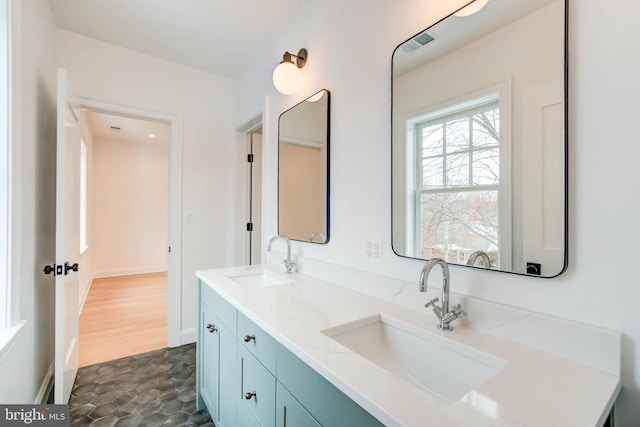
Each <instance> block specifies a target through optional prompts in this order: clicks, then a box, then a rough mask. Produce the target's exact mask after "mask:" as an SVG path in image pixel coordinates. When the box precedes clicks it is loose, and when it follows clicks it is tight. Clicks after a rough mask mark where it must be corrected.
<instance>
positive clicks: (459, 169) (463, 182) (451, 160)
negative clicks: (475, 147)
mask: <svg viewBox="0 0 640 427" xmlns="http://www.w3.org/2000/svg"><path fill="white" fill-rule="evenodd" d="M446 167H447V187H455V186H467V185H469V154H468V153H464V154H454V155H450V156H447V166H446Z"/></svg>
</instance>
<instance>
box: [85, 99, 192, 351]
mask: <svg viewBox="0 0 640 427" xmlns="http://www.w3.org/2000/svg"><path fill="white" fill-rule="evenodd" d="M76 102H77V105H78V106H80V107H81V109H82V115H83V117H85V118H86V116H98V117H102V118H103V119H104V118H105V117H106V118H108V120H105V123H102V122H100V121H99V120H98V122H99V123H101V124H100V125H99V126H102V130H101V131H99V132H100V133H101V135H102V136H101V137H99V138H96V139H95V140H94V141H93V145H94V147H92V148H93V150H90V151H93V153H91V155H93V157H94V158H93V160H94V163H95V160H96V158H95V155H97V154H100V155H104V156H105V157H106V158H105V159H102V160H103V161H102V162H101V163H100V169H101V170H100V171H94V172H99V173H101V174H102V175H100V176H99V177H96V176H94V177H93V181H92V182H90V183H89V186H88V187H89V188H90V189H91V188H93V189H94V191H93V192H90V193H89V194H88V199H89V203H90V204H91V205H92V207H93V209H94V212H93V215H94V216H95V214H96V212H95V211H96V209H104V210H106V211H107V212H101V213H100V214H99V215H98V218H93V222H94V224H93V226H92V225H91V218H90V220H89V224H88V225H87V230H88V232H89V239H88V247H89V248H92V247H93V248H94V249H95V250H94V252H97V254H96V253H94V254H92V255H93V256H92V258H94V259H91V260H90V262H89V263H88V264H87V263H83V264H84V265H87V267H88V268H85V269H84V270H85V277H84V281H85V283H87V284H88V283H91V281H92V280H93V285H95V287H96V289H99V288H101V289H103V290H102V291H101V295H100V297H103V296H104V294H105V291H104V289H107V290H108V291H107V292H106V293H112V294H113V292H112V291H114V290H116V289H118V287H120V290H122V289H125V290H127V292H128V294H127V293H126V292H125V294H122V293H120V294H119V296H117V295H116V294H113V295H112V296H113V297H114V298H116V299H117V298H123V295H124V299H121V302H123V301H124V304H125V305H127V304H128V305H133V306H135V305H136V303H135V302H134V301H135V294H136V292H137V293H138V294H145V293H147V295H149V296H151V297H150V298H148V300H147V301H145V302H151V301H155V302H156V305H155V308H153V309H151V310H149V311H150V312H151V311H153V312H154V313H153V315H154V316H156V319H157V318H158V316H160V318H161V319H163V322H164V325H162V326H161V327H160V328H159V327H158V323H159V322H158V321H157V320H150V319H146V320H144V319H142V318H137V319H136V320H135V321H130V322H129V324H128V325H126V326H122V325H121V326H120V327H121V328H124V329H123V330H120V331H119V333H118V334H120V335H122V334H123V333H124V334H126V333H127V332H132V331H133V329H135V328H138V327H140V326H141V325H142V324H144V323H146V324H147V325H148V327H149V328H150V329H155V332H154V333H155V334H156V338H154V339H149V337H148V336H147V337H145V338H144V339H141V340H138V341H147V342H149V343H151V344H150V345H152V346H156V348H157V347H158V346H161V347H166V346H169V347H175V346H178V345H180V344H182V342H181V338H182V337H181V329H180V328H181V327H180V318H181V274H182V272H181V267H180V261H181V240H182V238H181V224H180V218H181V184H180V176H181V149H180V147H181V144H180V134H181V131H180V127H181V121H180V119H179V118H178V117H176V116H172V115H165V114H162V113H156V112H149V111H144V110H139V109H135V108H132V107H124V106H119V105H113V104H109V103H104V102H100V101H95V100H88V99H82V98H78V99H77V100H76ZM94 118H95V117H94ZM87 121H88V120H87ZM94 125H95V123H94ZM112 127H113V128H112ZM114 128H115V129H114ZM118 128H119V129H118ZM104 132H107V133H108V137H105V136H104ZM129 133H134V134H135V136H134V138H133V139H134V141H131V140H129V141H127V140H126V139H127V138H126V137H127V136H128V134H129ZM96 141H97V142H96ZM96 147H97V148H98V149H96ZM118 156H120V160H118ZM94 166H95V164H94ZM158 170H162V173H160V175H158V174H157V172H158ZM154 171H155V172H154ZM97 180H101V182H100V183H98V182H96V181H97ZM160 182H162V185H160ZM105 183H106V184H105ZM96 184H101V185H102V187H100V188H101V190H98V191H99V192H96V191H95V189H96V188H97V187H96ZM107 196H108V197H107ZM96 200H99V202H97V203H96ZM89 215H92V213H91V212H89ZM100 215H101V216H102V218H103V219H104V217H105V216H106V215H110V217H109V220H110V222H112V224H111V230H109V229H108V228H107V227H100V226H99V221H100V220H99V218H100ZM127 218H128V219H129V221H126V219H127ZM96 220H97V223H95V222H96ZM111 220H114V221H111ZM123 221H124V222H123ZM114 223H115V226H114ZM114 227H115V228H114ZM110 234H113V235H116V237H119V238H116V239H110V240H109V241H107V240H106V239H109V237H110ZM96 248H100V249H99V250H98V249H96ZM107 252H109V253H110V254H111V256H105V257H104V258H103V256H104V255H105V253H107ZM96 256H98V257H99V258H98V260H99V261H96V259H95V258H96ZM107 258H110V259H107ZM81 280H82V277H81ZM109 280H111V281H112V283H111V285H106V286H105V283H101V281H102V282H105V281H109ZM113 280H116V282H119V283H120V284H119V285H116V286H113ZM125 283H129V284H128V285H127V284H125ZM93 285H92V289H93ZM85 288H86V286H85ZM135 289H137V291H135ZM141 290H142V291H141ZM88 295H89V289H88V288H87V289H85V292H81V293H80V298H81V301H80V304H81V306H82V305H84V307H85V309H86V308H87V305H86V304H87V301H88V299H87V298H88ZM158 301H160V302H159V304H158ZM169 301H171V304H169ZM114 304H115V303H114ZM115 306H117V305H113V304H112V307H115ZM141 311H145V310H141V309H140V306H138V312H141ZM159 312H161V313H159ZM148 314H149V313H148ZM83 315H84V312H83ZM104 326H107V324H104ZM142 326H143V325H142ZM158 333H159V334H160V335H161V336H160V338H158V337H157V334H158ZM118 334H116V335H118ZM132 335H133V332H132ZM81 340H82V339H81ZM134 341H135V340H134ZM153 342H155V343H156V344H153ZM158 343H159V344H158ZM137 344H140V343H139V342H138V343H136V346H128V345H127V344H126V343H125V342H124V341H123V343H121V344H120V347H124V349H123V351H124V350H125V349H126V348H128V347H130V349H131V351H132V352H140V351H139V348H140V347H139V346H137ZM112 347H115V346H112ZM80 352H81V357H82V349H81V350H80ZM130 354H132V353H130Z"/></svg>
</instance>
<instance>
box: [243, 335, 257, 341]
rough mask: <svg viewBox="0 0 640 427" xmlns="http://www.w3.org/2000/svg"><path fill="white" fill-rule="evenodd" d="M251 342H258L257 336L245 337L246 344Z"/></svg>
mask: <svg viewBox="0 0 640 427" xmlns="http://www.w3.org/2000/svg"><path fill="white" fill-rule="evenodd" d="M251 340H254V341H255V340H256V336H255V335H245V336H244V342H249V341H251Z"/></svg>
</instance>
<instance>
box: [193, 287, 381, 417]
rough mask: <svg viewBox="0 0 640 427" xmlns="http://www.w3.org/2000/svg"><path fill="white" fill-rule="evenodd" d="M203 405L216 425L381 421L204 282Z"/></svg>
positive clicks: (201, 329)
mask: <svg viewBox="0 0 640 427" xmlns="http://www.w3.org/2000/svg"><path fill="white" fill-rule="evenodd" d="M200 315H201V322H200V326H199V332H198V347H197V348H198V350H197V354H198V363H197V365H198V367H197V369H198V373H197V378H198V385H197V394H198V399H197V402H198V409H203V408H204V407H205V406H206V408H207V409H208V410H209V412H210V413H211V417H212V419H213V420H214V422H215V424H216V427H232V426H236V425H237V426H239V427H276V426H277V427H286V426H289V427H322V426H324V427H343V426H349V427H376V426H382V425H383V424H381V423H380V422H379V421H377V420H376V419H375V418H374V417H372V416H371V414H369V413H368V412H367V411H365V410H364V409H362V408H361V407H360V406H359V405H358V404H356V403H355V402H354V401H353V400H351V399H349V397H347V396H346V395H345V394H344V393H342V392H341V391H340V390H338V389H337V388H336V387H335V386H333V385H332V384H331V383H330V382H329V381H327V380H326V379H325V378H323V377H322V376H321V375H319V374H318V373H317V372H316V371H314V370H313V369H311V368H310V367H309V366H308V365H307V364H305V363H304V362H303V361H302V360H300V359H299V358H298V357H296V356H295V355H294V354H293V353H291V352H290V351H289V350H287V349H286V348H285V347H284V346H282V345H281V344H279V343H278V342H277V341H276V340H275V339H274V338H273V337H272V336H271V335H269V334H268V333H266V332H265V331H264V330H263V329H262V328H260V327H259V326H258V325H256V324H255V323H254V322H253V321H251V320H250V319H249V318H248V317H246V316H245V315H244V314H242V313H240V312H239V311H237V310H236V309H235V308H234V307H233V306H232V305H231V304H229V303H228V302H227V301H226V300H225V299H224V298H222V297H221V296H220V295H218V294H217V293H216V292H215V291H213V289H211V287H209V286H208V285H206V284H204V283H202V282H200Z"/></svg>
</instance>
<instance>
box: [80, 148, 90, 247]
mask: <svg viewBox="0 0 640 427" xmlns="http://www.w3.org/2000/svg"><path fill="white" fill-rule="evenodd" d="M88 166H89V162H88V153H87V144H86V143H85V142H84V139H82V138H80V216H79V218H80V254H81V255H82V254H83V253H84V252H85V251H86V250H87V248H88V247H89V245H88V240H87V233H88V232H87V217H88V213H89V210H88V208H89V206H88V203H89V200H88V194H89V192H88V184H89V170H88Z"/></svg>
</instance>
